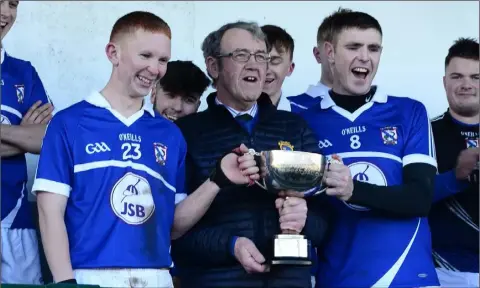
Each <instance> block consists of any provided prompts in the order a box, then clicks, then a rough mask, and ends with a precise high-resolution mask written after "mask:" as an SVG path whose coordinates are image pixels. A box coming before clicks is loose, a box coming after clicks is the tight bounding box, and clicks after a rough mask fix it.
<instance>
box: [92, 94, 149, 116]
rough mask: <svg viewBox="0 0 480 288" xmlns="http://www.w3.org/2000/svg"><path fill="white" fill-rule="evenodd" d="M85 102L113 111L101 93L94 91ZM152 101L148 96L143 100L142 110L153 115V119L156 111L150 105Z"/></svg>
mask: <svg viewBox="0 0 480 288" xmlns="http://www.w3.org/2000/svg"><path fill="white" fill-rule="evenodd" d="M85 101H87V102H88V103H90V104H92V105H94V106H97V107H100V108H105V109H109V110H113V109H112V106H111V105H110V103H108V101H107V99H105V97H103V96H102V94H100V92H97V91H94V92H92V93H91V94H90V95H89V96H88V97H87V98H85ZM149 102H150V101H149V100H148V97H147V96H146V97H145V98H144V99H143V105H142V110H144V111H147V112H148V113H150V115H152V117H155V111H154V110H153V105H148V103H149Z"/></svg>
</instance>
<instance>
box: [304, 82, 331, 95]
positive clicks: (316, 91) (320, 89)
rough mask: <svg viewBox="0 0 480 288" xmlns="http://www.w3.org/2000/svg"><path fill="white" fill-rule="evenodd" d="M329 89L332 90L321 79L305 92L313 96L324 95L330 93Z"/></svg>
mask: <svg viewBox="0 0 480 288" xmlns="http://www.w3.org/2000/svg"><path fill="white" fill-rule="evenodd" d="M328 90H330V87H328V86H327V85H325V84H323V83H322V82H320V81H319V82H318V83H317V85H310V86H308V89H307V92H305V93H306V94H308V95H309V96H312V97H324V96H325V95H326V94H328Z"/></svg>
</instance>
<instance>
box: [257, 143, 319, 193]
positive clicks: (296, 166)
mask: <svg viewBox="0 0 480 288" xmlns="http://www.w3.org/2000/svg"><path fill="white" fill-rule="evenodd" d="M257 156H259V157H258V158H257V159H258V160H257V161H258V162H259V163H258V164H259V167H260V171H261V174H262V180H261V181H260V182H262V183H257V184H259V185H260V186H262V188H264V189H265V190H268V191H271V192H276V191H278V190H294V191H299V192H302V191H309V190H311V189H312V188H317V189H319V190H320V189H321V188H323V186H324V185H323V176H324V172H325V168H326V164H327V159H326V157H325V156H323V155H321V154H317V153H310V152H302V151H288V150H269V151H262V152H260V153H257Z"/></svg>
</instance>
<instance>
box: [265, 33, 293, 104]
mask: <svg viewBox="0 0 480 288" xmlns="http://www.w3.org/2000/svg"><path fill="white" fill-rule="evenodd" d="M261 28H262V31H263V33H265V36H266V37H267V43H268V47H269V49H270V50H269V53H270V57H271V58H270V62H269V63H268V70H267V77H266V79H265V85H264V86H263V92H264V93H266V94H268V95H269V96H270V99H271V100H272V103H273V105H275V106H276V107H277V108H280V109H283V110H288V108H290V107H289V105H288V103H283V101H282V85H283V81H285V78H286V77H288V76H290V75H292V73H293V69H295V63H294V62H293V52H294V49H295V43H294V41H293V38H292V36H290V34H288V33H287V31H285V29H282V28H280V27H278V26H275V25H264V26H262V27H261Z"/></svg>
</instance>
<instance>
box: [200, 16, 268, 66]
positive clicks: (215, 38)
mask: <svg viewBox="0 0 480 288" xmlns="http://www.w3.org/2000/svg"><path fill="white" fill-rule="evenodd" d="M234 28H237V29H242V30H246V31H248V32H250V33H251V34H252V36H253V37H254V38H256V39H259V40H261V41H264V42H265V43H267V41H266V40H267V37H266V36H265V34H264V33H263V31H262V29H261V28H260V26H258V24H257V23H256V22H245V21H237V22H232V23H227V24H225V25H223V26H222V27H220V28H219V29H218V30H215V31H213V32H211V33H210V34H208V36H207V37H206V38H205V40H203V43H202V51H203V57H204V58H205V59H207V58H208V57H216V56H218V55H219V54H220V53H221V51H220V42H221V41H222V38H223V35H224V34H225V32H227V31H228V30H230V29H234Z"/></svg>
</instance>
